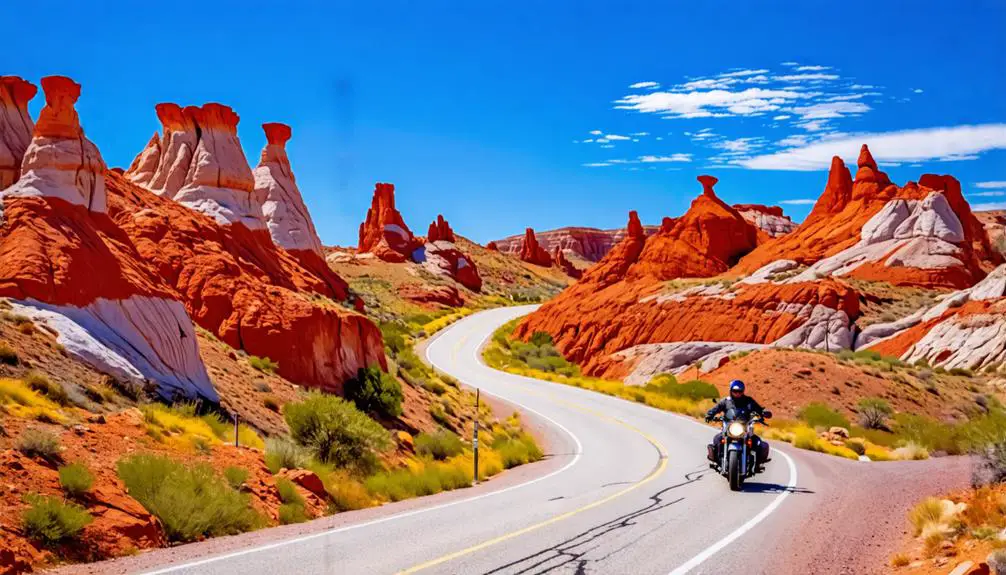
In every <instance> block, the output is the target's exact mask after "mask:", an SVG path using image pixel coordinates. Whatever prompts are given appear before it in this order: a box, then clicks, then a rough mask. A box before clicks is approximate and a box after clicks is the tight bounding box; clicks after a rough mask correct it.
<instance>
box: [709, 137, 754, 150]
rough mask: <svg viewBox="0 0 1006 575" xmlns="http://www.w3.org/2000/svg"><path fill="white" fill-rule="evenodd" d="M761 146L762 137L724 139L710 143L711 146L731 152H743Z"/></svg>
mask: <svg viewBox="0 0 1006 575" xmlns="http://www.w3.org/2000/svg"><path fill="white" fill-rule="evenodd" d="M762 146H764V139H762V138H737V139H736V140H724V141H722V142H715V143H713V144H712V147H713V148H716V149H719V150H726V151H727V152H730V153H733V154H743V153H746V152H750V151H752V150H756V149H758V148H761V147H762Z"/></svg>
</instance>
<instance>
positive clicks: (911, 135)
mask: <svg viewBox="0 0 1006 575" xmlns="http://www.w3.org/2000/svg"><path fill="white" fill-rule="evenodd" d="M862 144H867V145H868V146H870V151H871V152H872V153H873V157H874V158H875V159H876V160H877V161H887V162H906V163H907V162H920V161H927V160H939V159H948V158H953V159H963V158H972V157H977V155H976V154H979V153H981V152H985V151H988V150H996V149H1006V124H982V125H974V126H971V125H963V126H949V127H944V128H923V129H917V130H902V131H897V132H881V133H864V134H846V135H843V136H841V137H833V138H828V139H824V140H821V141H817V142H814V143H811V144H807V145H805V146H800V147H796V148H791V149H787V150H782V151H779V152H775V153H772V154H765V155H761V156H755V157H753V158H747V159H742V160H738V164H740V165H742V166H744V167H746V168H749V169H752V170H798V171H811V170H824V169H827V168H828V166H829V165H830V164H831V158H832V156H841V157H843V158H845V160H846V162H848V163H850V164H852V165H855V162H856V158H857V157H858V154H859V147H860V146H861V145H862Z"/></svg>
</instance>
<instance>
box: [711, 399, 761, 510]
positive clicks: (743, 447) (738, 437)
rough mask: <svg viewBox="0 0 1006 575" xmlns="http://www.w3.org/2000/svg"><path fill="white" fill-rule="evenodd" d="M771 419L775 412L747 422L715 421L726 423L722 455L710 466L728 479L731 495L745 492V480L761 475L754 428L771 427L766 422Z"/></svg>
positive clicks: (742, 420) (732, 420) (723, 418)
mask: <svg viewBox="0 0 1006 575" xmlns="http://www.w3.org/2000/svg"><path fill="white" fill-rule="evenodd" d="M771 418H772V412H771V411H768V410H765V411H764V412H763V413H762V415H761V416H758V415H755V416H753V417H751V418H750V419H748V420H747V421H745V420H744V419H740V418H738V419H730V420H728V419H726V418H725V417H715V418H713V419H712V421H716V422H720V423H722V424H723V429H722V432H721V434H720V447H721V449H720V453H719V454H718V457H711V459H713V460H715V462H714V463H710V464H709V466H710V467H712V468H713V469H716V471H717V472H718V473H719V474H720V475H722V476H723V477H726V478H727V480H728V481H729V482H730V490H731V491H740V490H741V489H743V488H744V480H745V479H747V478H748V477H752V476H754V474H755V473H756V472H757V465H756V460H755V457H756V453H755V449H754V446H753V442H754V435H755V433H754V426H755V424H756V423H760V424H762V425H768V422H766V421H765V420H766V419H771ZM710 448H713V446H710Z"/></svg>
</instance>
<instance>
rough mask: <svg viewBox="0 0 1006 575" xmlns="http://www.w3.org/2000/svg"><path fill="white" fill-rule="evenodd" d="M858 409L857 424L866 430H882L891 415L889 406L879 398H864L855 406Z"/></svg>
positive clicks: (891, 411)
mask: <svg viewBox="0 0 1006 575" xmlns="http://www.w3.org/2000/svg"><path fill="white" fill-rule="evenodd" d="M856 407H857V408H858V409H859V422H860V424H861V425H862V426H863V427H865V428H867V429H884V428H886V427H887V418H888V417H889V416H890V415H891V414H892V413H893V411H894V410H892V409H891V406H890V404H888V403H887V401H886V400H884V399H881V398H879V397H864V398H863V399H861V400H859V403H858V404H856Z"/></svg>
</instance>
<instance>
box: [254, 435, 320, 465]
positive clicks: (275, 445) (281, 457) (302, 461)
mask: <svg viewBox="0 0 1006 575" xmlns="http://www.w3.org/2000/svg"><path fill="white" fill-rule="evenodd" d="M310 460H311V454H310V452H309V451H308V450H307V449H305V448H303V447H301V446H300V445H298V444H296V443H294V442H293V441H290V440H289V439H285V438H282V437H270V438H269V439H267V440H266V441H265V464H266V467H268V468H269V471H270V472H271V473H274V474H275V473H279V472H280V470H281V469H303V468H305V467H307V465H308V462H310Z"/></svg>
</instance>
